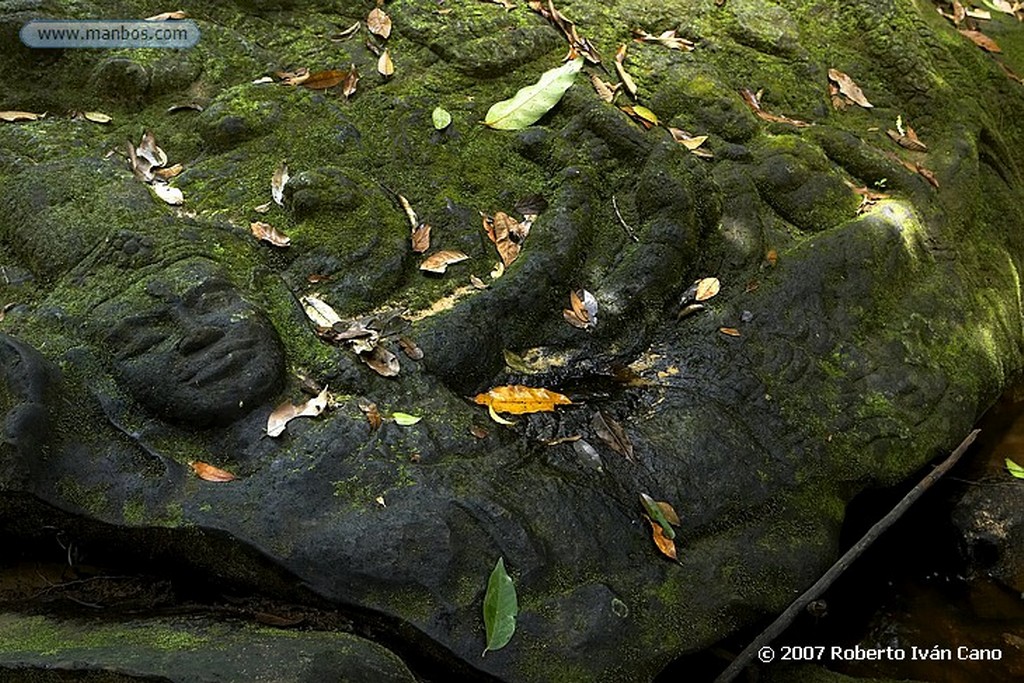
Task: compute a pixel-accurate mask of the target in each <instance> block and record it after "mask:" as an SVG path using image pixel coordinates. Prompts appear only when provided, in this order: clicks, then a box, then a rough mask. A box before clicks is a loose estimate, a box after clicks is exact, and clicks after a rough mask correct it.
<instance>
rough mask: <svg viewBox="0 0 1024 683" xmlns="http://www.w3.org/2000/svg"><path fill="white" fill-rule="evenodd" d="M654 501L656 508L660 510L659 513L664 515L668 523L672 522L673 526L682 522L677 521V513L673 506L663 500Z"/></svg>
mask: <svg viewBox="0 0 1024 683" xmlns="http://www.w3.org/2000/svg"><path fill="white" fill-rule="evenodd" d="M654 502H655V504H656V505H657V506H658V509H660V510H661V514H663V515H665V519H667V520H668V523H669V524H674V525H675V526H679V525H680V524H682V522H680V521H679V515H678V514H677V513H676V510H675V508H673V507H672V506H671V505H669V504H668V503H666V502H665V501H663V500H657V501H654Z"/></svg>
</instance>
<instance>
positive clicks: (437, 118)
mask: <svg viewBox="0 0 1024 683" xmlns="http://www.w3.org/2000/svg"><path fill="white" fill-rule="evenodd" d="M430 119H431V120H432V121H433V122H434V128H436V129H438V130H444V129H445V128H447V127H448V126H450V125H451V124H452V115H451V114H449V113H448V111H447V110H446V109H442V108H441V107H435V108H434V111H433V113H432V114H431V115H430Z"/></svg>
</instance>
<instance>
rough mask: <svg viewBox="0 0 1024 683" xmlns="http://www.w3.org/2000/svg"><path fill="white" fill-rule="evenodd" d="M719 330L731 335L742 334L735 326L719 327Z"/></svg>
mask: <svg viewBox="0 0 1024 683" xmlns="http://www.w3.org/2000/svg"><path fill="white" fill-rule="evenodd" d="M718 331H719V332H721V333H722V334H725V335H728V336H730V337H738V336H740V331H739V330H737V329H736V328H735V327H719V328H718Z"/></svg>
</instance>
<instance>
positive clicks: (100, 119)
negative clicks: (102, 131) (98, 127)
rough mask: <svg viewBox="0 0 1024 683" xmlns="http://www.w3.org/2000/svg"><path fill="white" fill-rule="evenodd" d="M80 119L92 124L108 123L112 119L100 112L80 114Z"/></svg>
mask: <svg viewBox="0 0 1024 683" xmlns="http://www.w3.org/2000/svg"><path fill="white" fill-rule="evenodd" d="M82 118H83V119H85V120H86V121H92V122H93V123H110V122H111V121H113V120H114V119H113V118H111V117H110V116H108V115H106V114H104V113H103V112H101V111H87V112H83V113H82Z"/></svg>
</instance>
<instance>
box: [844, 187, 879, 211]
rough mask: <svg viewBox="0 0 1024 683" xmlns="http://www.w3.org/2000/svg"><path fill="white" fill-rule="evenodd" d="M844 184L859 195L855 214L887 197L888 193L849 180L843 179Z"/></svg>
mask: <svg viewBox="0 0 1024 683" xmlns="http://www.w3.org/2000/svg"><path fill="white" fill-rule="evenodd" d="M844 182H845V183H846V186H847V187H849V188H850V189H851V190H853V191H854V192H855V193H856V194H859V195H860V197H861V200H860V206H858V207H857V214H858V215H860V214H862V213H864V212H865V211H867V210H868V209H869V208H871V207H872V206H874V205H875V204H876V203H878V202H879V201H881V200H882V199H888V198H889V195H888V194H886V193H884V192H876V191H875V190H872V189H871V188H868V187H858V186H856V185H854V184H853V183H851V182H850V181H849V180H846V181H844Z"/></svg>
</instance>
